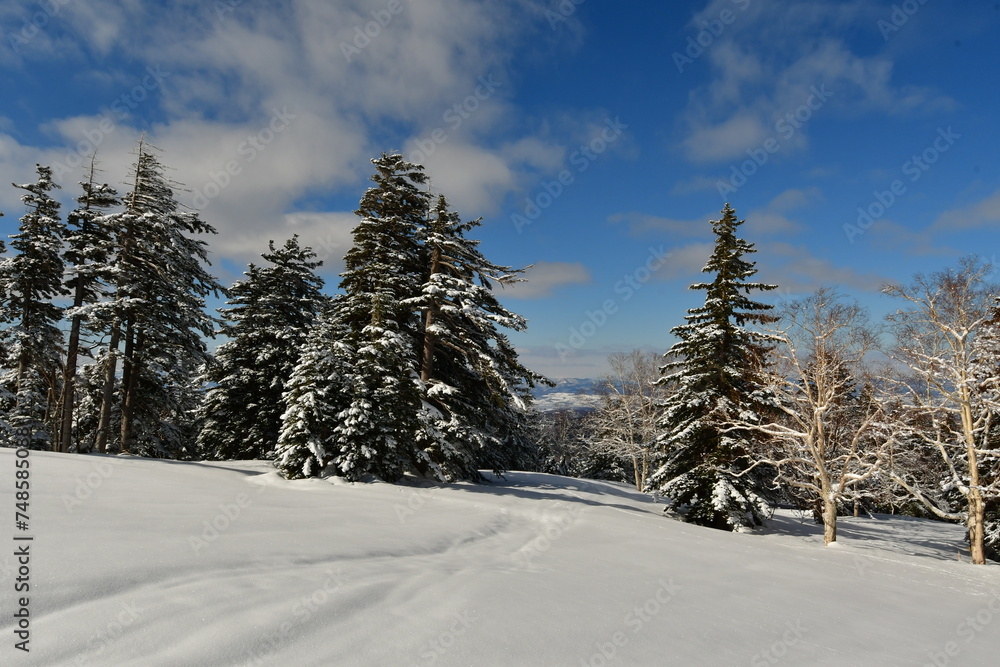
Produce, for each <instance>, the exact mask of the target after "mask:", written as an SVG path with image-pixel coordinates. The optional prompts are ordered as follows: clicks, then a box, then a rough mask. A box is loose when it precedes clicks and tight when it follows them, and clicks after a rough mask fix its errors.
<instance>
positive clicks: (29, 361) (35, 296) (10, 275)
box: [0, 165, 66, 449]
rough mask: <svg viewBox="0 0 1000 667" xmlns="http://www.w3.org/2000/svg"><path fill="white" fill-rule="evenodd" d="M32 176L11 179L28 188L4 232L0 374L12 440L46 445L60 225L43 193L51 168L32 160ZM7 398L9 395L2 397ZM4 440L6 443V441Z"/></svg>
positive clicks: (54, 399)
mask: <svg viewBox="0 0 1000 667" xmlns="http://www.w3.org/2000/svg"><path fill="white" fill-rule="evenodd" d="M36 169H37V173H38V179H37V180H36V181H35V182H34V183H27V184H24V185H16V184H15V186H14V187H16V188H19V189H21V190H25V191H26V192H27V194H25V195H23V196H22V197H21V201H22V202H24V204H25V205H26V206H27V208H28V211H27V213H25V215H24V216H23V217H22V218H21V222H20V227H19V229H18V232H17V234H14V235H12V236H11V237H10V239H11V243H10V246H11V249H12V250H14V252H15V254H14V255H13V256H11V257H9V258H7V259H5V260H4V261H3V262H2V263H0V323H2V324H5V325H8V326H6V327H5V328H4V329H3V330H0V349H2V350H3V354H4V356H5V357H6V359H5V360H4V361H3V363H2V366H3V367H4V368H6V369H7V371H6V373H5V375H4V377H3V378H2V379H0V383H2V384H3V385H4V387H5V389H6V391H7V392H8V395H10V394H13V396H14V398H13V404H12V405H10V406H9V412H8V416H7V422H8V426H9V428H10V429H12V430H13V432H14V433H15V434H16V436H17V438H18V439H19V441H21V442H24V443H26V444H28V446H29V447H31V448H33V449H49V448H50V446H51V442H52V439H53V430H54V427H55V417H56V412H57V404H58V399H59V385H60V377H61V375H62V346H63V335H62V332H61V331H60V330H59V327H58V322H59V320H60V319H61V318H62V309H61V308H60V307H59V306H57V305H56V304H55V303H54V302H53V299H55V298H56V297H58V296H60V295H61V294H62V293H63V286H62V279H63V260H62V243H63V237H64V235H65V232H66V227H65V225H64V224H63V222H62V221H61V220H60V218H59V202H57V201H56V200H55V199H53V198H52V197H51V195H50V194H49V193H50V192H51V191H52V190H53V189H55V188H58V187H59V186H58V185H56V184H55V183H53V182H52V170H51V169H50V168H49V167H44V166H41V165H36ZM8 401H9V399H8ZM5 444H7V445H8V446H9V445H12V444H13V442H12V441H11V440H8V441H7V442H6V443H5Z"/></svg>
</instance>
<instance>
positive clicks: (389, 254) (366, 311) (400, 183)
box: [332, 153, 428, 481]
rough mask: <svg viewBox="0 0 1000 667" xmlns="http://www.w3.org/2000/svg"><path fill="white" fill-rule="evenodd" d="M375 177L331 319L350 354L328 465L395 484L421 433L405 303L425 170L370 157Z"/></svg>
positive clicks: (415, 284) (418, 271)
mask: <svg viewBox="0 0 1000 667" xmlns="http://www.w3.org/2000/svg"><path fill="white" fill-rule="evenodd" d="M372 164H373V165H374V166H375V169H376V171H375V174H374V175H373V176H372V177H371V180H372V181H373V182H374V183H375V186H374V187H371V188H369V189H368V190H367V191H366V192H365V194H364V196H363V197H362V198H361V202H360V205H359V207H358V210H357V211H355V213H356V215H358V216H359V217H360V218H361V220H360V222H359V223H358V225H357V226H356V227H355V229H354V232H353V238H354V244H353V246H352V248H351V249H350V250H349V251H348V253H347V255H346V257H345V258H344V259H345V265H346V269H345V271H344V273H343V274H341V278H342V280H341V283H340V287H341V289H342V290H343V292H344V297H343V298H342V299H339V300H338V301H337V304H338V307H337V318H338V320H339V321H340V323H341V324H342V325H343V326H344V327H345V331H346V338H347V339H346V341H344V342H345V343H346V344H347V346H348V349H350V350H352V351H353V354H354V359H353V363H352V364H351V367H352V370H351V375H350V378H349V380H348V383H347V387H346V391H347V392H348V393H349V395H350V399H349V404H348V406H347V408H346V409H344V410H343V411H342V412H341V413H340V415H338V421H339V423H338V424H337V426H336V428H335V433H334V438H335V441H336V443H337V445H336V449H337V451H336V452H335V454H334V456H333V459H332V465H333V467H334V470H336V471H337V473H338V474H341V475H344V476H345V477H347V478H348V479H361V478H363V477H365V476H367V475H369V474H374V475H376V476H377V477H379V478H381V479H383V480H386V481H395V480H397V479H399V478H400V477H401V476H402V475H403V473H404V472H405V471H406V470H407V469H408V468H411V467H412V466H413V465H414V463H415V461H414V455H413V454H414V452H413V448H412V444H411V443H412V441H413V439H414V438H415V437H416V434H417V433H418V431H419V429H420V424H419V419H418V413H419V407H420V389H419V367H418V363H417V362H416V356H415V354H414V349H415V346H416V341H417V340H418V337H419V330H418V328H419V320H418V318H417V317H416V316H415V315H414V312H413V310H412V308H411V307H410V306H407V305H405V304H404V301H405V300H406V299H408V298H411V297H413V296H415V295H416V294H418V293H419V291H420V278H421V275H422V274H423V267H422V265H421V249H420V246H419V244H418V241H417V231H418V229H419V228H420V226H421V225H422V222H423V220H424V219H425V215H426V213H427V209H428V197H427V195H426V194H425V193H424V192H422V191H421V189H420V186H421V185H423V184H424V183H425V182H426V180H427V176H426V175H425V174H424V173H423V167H420V166H419V165H415V164H412V163H410V162H407V161H406V160H404V159H403V156H401V155H398V154H394V155H387V154H385V153H383V154H382V156H381V157H379V158H376V159H374V160H372Z"/></svg>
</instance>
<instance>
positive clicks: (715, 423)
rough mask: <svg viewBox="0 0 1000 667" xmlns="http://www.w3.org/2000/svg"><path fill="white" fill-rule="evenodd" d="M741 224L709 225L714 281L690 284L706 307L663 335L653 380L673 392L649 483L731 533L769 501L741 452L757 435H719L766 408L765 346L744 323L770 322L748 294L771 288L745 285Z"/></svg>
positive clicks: (747, 268) (758, 517) (730, 216)
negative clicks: (669, 339)
mask: <svg viewBox="0 0 1000 667" xmlns="http://www.w3.org/2000/svg"><path fill="white" fill-rule="evenodd" d="M743 222H744V221H743V220H737V218H736V212H735V211H734V210H733V209H732V208H731V207H730V206H729V204H726V206H725V207H724V208H723V210H722V218H721V219H719V220H717V221H712V231H713V232H714V234H715V249H714V251H713V253H712V256H711V257H710V258H709V260H708V263H707V264H706V265H705V267H704V268H703V269H702V271H703V272H704V273H713V274H715V278H714V280H713V281H712V282H710V283H696V284H694V285H691V289H696V290H704V291H705V293H706V298H705V304H704V305H703V306H701V307H699V308H694V309H691V310H689V311H688V314H687V315H686V316H685V320H686V323H685V324H682V325H679V326H676V327H674V328H673V329H671V333H672V334H673V335H674V336H676V337H677V338H678V339H679V340H678V341H677V342H676V343H675V344H674V345H673V346H672V347H671V348H670V350H669V351H668V352H667V359H668V360H669V359H670V358H671V357H674V358H675V359H676V360H674V361H668V363H666V364H665V365H664V366H663V367H662V369H661V372H662V373H663V376H662V377H661V378H660V382H662V383H665V384H668V385H672V388H673V389H674V391H673V393H671V395H670V397H669V398H668V399H667V400H666V402H665V405H664V417H663V421H662V428H663V433H662V435H661V437H660V438H659V440H658V443H657V445H656V453H655V459H654V465H656V471H655V472H654V473H653V475H652V476H651V477H650V480H649V483H648V485H647V490H648V491H651V492H653V493H655V494H658V495H661V496H664V497H665V498H666V500H667V503H668V504H667V509H668V510H672V511H674V512H677V513H679V514H680V515H682V516H683V518H684V519H685V520H686V521H688V522H691V523H697V524H700V525H705V526H712V527H715V528H720V529H729V530H733V529H741V528H749V527H753V526H757V525H760V524H761V523H762V521H763V519H764V518H765V517H766V516H767V514H768V501H769V498H770V497H771V492H770V488H771V484H770V483H769V480H767V479H765V478H764V477H765V476H764V473H763V471H762V470H761V469H760V468H756V469H754V470H750V471H749V472H748V470H749V469H750V468H751V466H752V464H753V462H752V461H751V459H750V456H748V450H751V449H753V440H754V438H759V437H761V436H758V435H755V434H754V433H753V432H752V431H750V430H746V429H741V430H729V429H726V427H725V426H726V424H727V423H728V422H729V421H730V420H734V419H737V418H738V419H740V420H745V421H756V420H758V419H759V418H760V415H761V413H763V412H764V411H766V410H767V409H768V408H767V403H768V402H769V401H768V398H767V397H766V396H764V395H763V394H762V393H761V391H760V383H759V381H758V379H759V372H760V368H761V364H762V363H763V359H764V356H765V352H766V347H767V342H768V338H767V336H765V335H763V334H760V333H757V332H754V331H752V330H749V329H747V328H746V326H745V325H747V324H765V323H768V322H773V321H774V319H775V318H774V317H773V316H772V315H769V314H768V312H767V311H769V310H770V309H771V306H769V305H766V304H763V303H759V302H756V301H753V300H751V299H750V297H749V295H750V294H751V293H752V292H755V291H768V290H773V289H775V288H776V287H777V286H776V285H767V284H763V283H753V282H746V281H747V280H748V279H749V278H751V277H752V276H753V275H754V274H756V272H757V270H756V268H755V265H754V263H753V262H748V261H747V260H745V259H744V256H746V255H749V254H752V253H754V252H756V250H755V249H754V247H753V244H751V243H748V242H746V241H745V240H743V239H741V238H739V237H738V236H737V231H738V228H739V226H740V225H741V224H743Z"/></svg>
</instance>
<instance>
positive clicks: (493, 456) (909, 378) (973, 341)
mask: <svg viewBox="0 0 1000 667" xmlns="http://www.w3.org/2000/svg"><path fill="white" fill-rule="evenodd" d="M135 155H136V160H135V163H134V164H133V166H132V169H131V172H130V174H129V180H128V182H127V191H126V192H125V193H124V194H119V193H118V192H117V190H116V189H115V188H113V187H111V186H109V185H107V184H104V183H101V182H100V179H99V178H98V174H99V173H100V172H99V170H98V169H97V166H96V161H95V160H94V159H92V160H91V161H90V167H89V169H88V170H87V173H86V175H85V179H84V180H83V182H81V183H80V195H79V196H78V198H77V200H76V207H75V208H74V209H73V210H72V211H71V212H70V213H69V214H67V215H66V217H65V221H64V220H63V219H62V217H61V215H60V205H59V202H58V201H56V199H55V198H54V197H53V196H52V192H53V190H55V189H56V188H58V187H59V186H58V185H56V184H55V183H54V182H53V181H52V172H51V169H49V168H48V167H44V166H38V167H37V179H36V180H35V181H34V182H33V183H28V184H23V185H15V187H17V188H19V189H20V190H22V191H24V195H23V196H22V202H23V203H24V205H25V209H26V212H25V214H24V215H23V216H22V217H21V218H20V224H19V227H18V231H17V233H15V234H13V235H11V236H10V237H9V239H10V241H9V246H10V250H11V251H12V253H11V255H10V256H6V255H5V254H0V343H2V346H3V347H2V355H0V438H2V440H3V444H4V445H5V446H26V447H31V448H34V449H50V450H53V451H59V452H80V453H88V452H99V453H128V454H133V455H140V456H154V457H164V458H177V459H202V458H213V459H269V460H272V461H273V462H274V465H275V466H276V467H277V468H278V470H279V471H280V472H281V473H282V474H283V475H284V476H286V477H287V478H290V479H297V478H303V477H311V476H318V475H338V476H342V477H345V478H347V479H349V480H354V481H363V480H370V479H382V480H385V481H390V482H395V481H399V480H401V479H402V478H403V477H404V476H405V475H408V474H415V475H419V476H423V477H427V478H431V479H435V480H439V481H442V482H449V481H457V480H471V481H483V480H484V477H483V475H482V473H481V471H482V470H493V471H494V472H496V473H502V472H503V471H505V470H511V469H523V470H546V471H550V472H558V473H561V474H572V475H579V476H589V477H616V478H619V479H623V480H626V481H628V482H630V483H633V484H634V485H635V486H636V488H637V489H640V490H642V491H644V492H647V493H650V494H653V495H654V496H655V497H657V498H659V499H661V500H663V502H664V503H665V507H666V510H665V511H666V513H667V514H669V515H671V516H674V517H675V518H679V519H681V520H684V521H688V522H692V523H697V524H701V525H705V526H711V527H715V528H720V529H726V530H748V529H753V528H755V527H757V526H760V525H762V524H763V523H764V522H765V521H766V520H767V519H768V518H769V516H770V514H771V512H772V511H773V508H774V507H775V506H776V505H778V504H781V503H791V504H793V505H795V506H797V507H802V508H807V509H810V510H812V511H813V512H814V514H815V516H816V517H817V519H818V520H819V521H821V522H822V523H823V525H824V534H825V541H826V542H827V543H830V542H833V541H835V540H836V518H837V516H838V514H843V513H844V512H845V511H850V509H851V508H853V509H854V511H859V508H866V509H868V510H871V511H876V510H882V511H884V510H885V509H886V508H889V509H891V510H893V511H895V510H896V509H897V508H900V509H903V510H904V511H907V512H918V511H923V512H926V513H928V514H929V515H932V516H936V517H938V518H941V519H947V520H954V521H963V522H964V523H965V524H966V526H967V527H968V531H969V540H970V545H971V557H972V560H973V561H974V562H977V563H981V562H984V560H985V558H986V556H987V554H990V555H993V556H994V557H996V556H997V550H998V549H1000V474H998V472H1000V470H998V461H1000V447H998V444H1000V439H998V419H997V417H998V416H1000V386H998V385H1000V309H998V301H997V295H998V288H997V287H996V286H995V285H993V284H992V283H990V282H989V276H990V271H991V269H990V267H989V266H987V265H985V264H983V263H981V262H978V261H977V260H975V259H965V260H962V262H961V264H960V265H959V267H958V268H955V269H950V270H945V271H941V272H937V273H934V274H931V275H928V276H923V275H918V276H916V277H915V278H914V279H913V282H912V284H910V285H906V286H902V285H891V286H887V287H886V288H885V291H886V293H887V294H889V295H890V296H893V297H895V298H896V299H897V300H898V301H899V302H900V304H901V307H900V308H899V309H898V310H897V311H896V312H895V313H893V314H892V315H891V316H890V317H889V318H888V319H887V321H886V322H884V323H874V322H872V321H871V320H870V318H869V316H868V314H867V312H866V311H865V310H864V309H863V308H861V307H860V306H858V305H857V303H856V302H853V301H851V300H849V299H847V298H846V297H845V296H843V295H840V294H838V293H837V292H835V291H834V290H833V289H830V288H824V289H821V290H819V291H817V292H816V293H815V294H813V295H811V296H809V297H807V298H805V299H802V300H798V301H794V302H785V303H783V304H782V305H781V306H780V307H778V308H775V307H774V306H772V305H769V304H765V303H763V302H760V301H756V300H754V299H753V298H752V297H753V295H754V294H755V293H766V292H769V291H772V290H774V289H775V288H776V286H775V285H769V284H764V283H759V282H754V281H753V280H752V279H753V276H754V275H755V274H756V272H757V270H756V266H755V263H754V262H752V261H750V260H749V259H748V258H749V256H750V255H752V254H753V253H754V252H756V250H755V248H754V246H753V244H752V243H749V242H747V241H746V240H744V239H742V238H740V236H739V233H738V231H739V226H740V225H741V224H743V221H742V220H739V219H737V217H736V214H735V211H734V210H733V209H732V208H731V207H730V206H729V205H728V204H727V205H726V207H725V208H724V209H723V211H722V216H721V217H720V219H719V220H714V221H710V223H711V225H712V229H713V232H714V235H715V247H714V250H713V252H712V255H711V256H710V257H709V258H708V261H707V263H706V265H705V268H704V269H703V271H704V272H705V273H706V274H709V275H710V277H711V281H710V282H700V283H696V284H694V285H692V286H691V288H692V289H694V290H697V291H699V292H702V293H704V302H703V304H702V305H700V306H698V307H696V308H693V309H691V310H689V311H688V313H687V315H686V317H685V321H684V322H683V323H682V324H679V325H678V326H675V327H674V328H673V329H671V331H670V333H671V335H672V336H673V338H674V339H675V340H676V342H675V343H674V344H673V345H672V346H671V347H670V349H669V350H667V352H666V354H665V355H664V356H663V357H662V358H661V357H660V356H659V355H649V354H641V353H632V354H630V355H618V356H616V357H613V358H612V359H610V362H611V363H610V366H611V368H612V373H611V375H610V376H609V377H606V378H604V379H603V381H602V382H601V383H600V385H599V386H600V392H599V393H600V396H601V402H600V406H599V408H598V409H597V410H596V411H594V412H593V413H592V414H591V415H589V416H588V417H587V419H586V420H585V422H582V421H580V420H574V419H568V418H567V415H565V414H564V415H555V416H553V415H539V414H538V413H536V412H534V411H533V410H532V409H531V402H532V397H531V392H532V389H533V388H534V387H535V386H536V385H537V384H539V383H547V382H548V381H547V380H546V379H545V378H543V377H542V376H540V375H538V374H536V373H534V372H532V371H530V370H529V369H527V368H526V367H525V366H523V365H522V364H521V362H520V361H519V359H518V355H517V353H516V351H515V349H514V347H513V346H512V344H511V342H510V341H509V339H508V338H507V336H506V334H505V333H504V331H508V330H509V331H520V330H523V329H524V328H525V326H526V322H525V320H524V319H523V318H522V317H520V316H518V315H517V314H515V313H513V312H511V311H509V310H507V309H506V308H505V307H503V305H502V304H501V303H500V302H499V300H498V299H497V296H496V293H495V288H497V287H498V286H500V287H502V286H505V285H510V284H513V283H515V282H518V281H520V280H523V277H522V273H523V269H514V268H512V267H508V266H501V265H497V264H494V263H492V262H490V261H489V260H488V259H487V258H486V257H485V256H484V255H483V254H482V252H481V250H480V248H479V245H480V244H479V241H477V240H474V239H472V238H469V236H468V235H469V233H470V232H472V231H473V230H475V229H476V228H477V227H478V226H479V225H480V224H481V219H475V220H471V221H463V220H462V218H461V216H459V215H458V214H457V213H455V212H453V211H452V210H451V209H450V207H449V205H448V202H447V200H446V198H445V197H444V196H443V195H437V196H434V195H432V194H431V192H430V191H429V188H428V184H427V177H426V175H425V173H424V171H423V167H421V166H420V165H417V164H413V163H410V162H408V161H406V160H405V158H404V157H403V156H402V155H399V154H382V155H381V156H379V157H377V158H375V159H373V160H372V165H373V168H374V174H373V175H372V177H371V181H372V183H373V185H372V186H371V187H369V188H368V190H367V191H366V192H365V193H364V195H363V196H362V198H361V200H360V202H359V207H358V209H357V211H355V213H356V215H357V216H358V222H357V225H356V226H355V228H354V230H353V233H352V238H353V244H352V247H351V249H350V250H349V251H348V252H347V254H346V256H345V269H344V272H343V273H342V274H341V275H340V279H341V280H340V283H339V291H338V292H337V293H336V294H335V295H332V296H331V295H328V294H326V293H325V292H324V283H323V280H322V279H321V278H320V277H319V276H318V275H317V274H316V269H317V268H318V267H319V266H320V265H321V262H319V261H318V260H317V258H316V255H315V253H313V252H312V250H311V249H310V248H308V247H304V246H302V245H300V243H299V240H298V238H297V237H292V238H291V239H288V240H286V241H285V242H284V243H283V244H281V245H278V244H276V243H275V242H274V241H271V242H270V243H269V246H268V249H267V251H265V252H264V253H262V259H263V260H264V264H262V265H257V264H250V266H249V267H248V268H247V270H246V272H245V273H244V276H243V278H242V279H240V280H238V281H236V282H235V283H234V284H233V285H232V286H230V287H229V288H225V287H223V286H222V285H220V284H219V283H218V281H217V279H216V278H215V277H213V276H212V275H211V273H210V272H209V271H208V266H209V262H208V251H207V247H208V246H207V242H206V241H205V240H204V238H205V237H206V236H207V235H211V234H214V233H215V230H214V229H213V227H212V226H211V225H210V224H208V223H206V222H205V221H203V220H201V218H200V217H199V216H198V214H197V213H195V212H193V211H189V210H187V209H186V208H185V207H184V206H182V205H181V204H179V203H178V201H177V199H176V197H175V192H176V190H177V188H178V185H177V184H176V183H172V182H171V181H170V180H169V179H168V178H167V177H166V176H165V168H164V166H163V165H162V163H161V162H160V159H159V151H158V149H156V148H155V147H153V146H151V145H149V144H148V143H147V142H146V141H145V140H140V142H139V143H138V145H137V147H136V150H135ZM6 250H7V249H6V247H5V246H4V245H3V244H2V243H0V253H6ZM219 295H223V296H225V298H226V305H225V307H223V308H221V309H219V313H218V316H215V315H211V314H209V313H208V311H207V308H206V299H207V298H208V297H209V296H219ZM216 336H218V337H222V338H223V339H224V342H222V343H221V345H219V347H218V349H217V350H216V351H215V352H214V353H210V352H209V350H208V347H207V343H206V341H207V340H208V339H211V338H213V337H216ZM918 506H919V507H922V508H923V510H917V509H916V508H917V507H918Z"/></svg>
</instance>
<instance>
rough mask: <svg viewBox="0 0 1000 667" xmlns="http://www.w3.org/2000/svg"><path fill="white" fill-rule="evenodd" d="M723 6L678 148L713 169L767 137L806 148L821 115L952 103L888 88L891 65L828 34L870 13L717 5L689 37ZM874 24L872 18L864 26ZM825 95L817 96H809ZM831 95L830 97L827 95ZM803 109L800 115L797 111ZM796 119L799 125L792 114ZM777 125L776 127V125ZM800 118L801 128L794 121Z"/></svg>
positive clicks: (853, 5) (824, 1)
mask: <svg viewBox="0 0 1000 667" xmlns="http://www.w3.org/2000/svg"><path fill="white" fill-rule="evenodd" d="M723 10H728V11H734V13H735V20H734V21H733V22H732V23H731V24H730V25H727V26H725V29H724V30H723V31H722V32H721V34H720V35H719V36H718V37H716V38H714V41H713V43H711V44H710V45H709V46H708V47H707V48H705V53H704V55H702V56H701V57H702V58H703V59H705V60H706V61H707V63H708V65H709V67H710V68H711V73H712V76H711V80H710V81H709V82H708V83H707V84H705V85H703V86H699V87H698V88H696V89H694V90H693V91H692V92H691V94H690V101H689V105H688V108H687V110H686V112H685V114H684V115H683V117H682V121H681V124H682V127H683V132H684V135H685V138H684V139H683V140H682V142H681V144H682V146H683V148H684V150H685V152H686V154H687V156H688V158H689V159H691V160H692V161H693V162H697V163H717V162H720V161H726V160H734V159H737V158H741V157H746V156H745V153H744V152H745V151H747V150H750V149H755V148H759V147H761V145H762V144H763V143H764V141H765V140H767V139H768V138H773V139H775V140H777V141H778V143H779V144H780V150H781V152H783V153H788V152H794V151H797V150H801V149H804V148H806V147H807V146H808V137H809V132H810V131H809V124H810V123H811V122H817V121H816V120H815V118H814V117H818V116H819V115H820V114H822V115H835V114H837V115H848V116H850V115H858V114H864V113H872V112H877V113H882V114H888V115H895V114H905V113H914V112H919V113H932V112H935V111H941V110H948V109H951V108H954V105H955V102H954V101H953V100H951V99H950V98H948V97H947V96H945V95H943V94H941V93H939V92H937V91H935V90H932V89H930V88H926V87H921V86H914V85H900V84H897V83H894V82H893V62H892V60H891V59H890V58H889V57H888V56H886V55H882V54H871V55H868V54H866V55H859V54H858V53H855V52H853V51H852V50H851V49H850V48H849V47H848V45H847V43H846V41H845V40H844V39H838V38H834V37H831V35H833V34H837V33H838V32H840V31H841V29H846V26H847V25H849V24H854V25H857V24H864V22H863V20H862V19H864V18H865V17H868V18H871V14H872V11H873V9H872V7H870V6H867V5H865V4H863V3H860V2H833V1H830V0H821V1H819V2H811V3H792V4H788V3H760V2H757V3H747V4H746V8H745V10H743V8H742V6H741V3H732V2H729V1H728V0H715V1H713V2H711V3H709V5H708V7H706V8H705V9H704V10H703V11H701V12H699V13H698V14H696V15H695V16H694V17H693V19H692V21H691V23H690V31H692V32H693V33H694V34H697V33H698V32H699V31H701V30H703V26H704V23H705V21H712V20H714V19H717V18H718V16H719V15H720V13H721V12H722V11H723ZM875 24H876V21H875V20H874V19H872V20H871V23H870V25H871V26H872V30H873V31H874V30H875ZM817 90H819V91H823V93H824V94H821V95H816V94H815V91H817ZM826 91H829V94H826ZM806 104H809V105H811V108H807V109H805V110H804V111H803V110H802V107H803V105H806ZM796 113H799V114H800V116H799V118H798V121H800V122H792V121H789V114H792V116H791V118H792V119H793V120H794V119H795V114H796ZM783 119H784V121H785V123H784V124H781V123H782V121H783ZM803 119H804V122H802V121H803Z"/></svg>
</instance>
